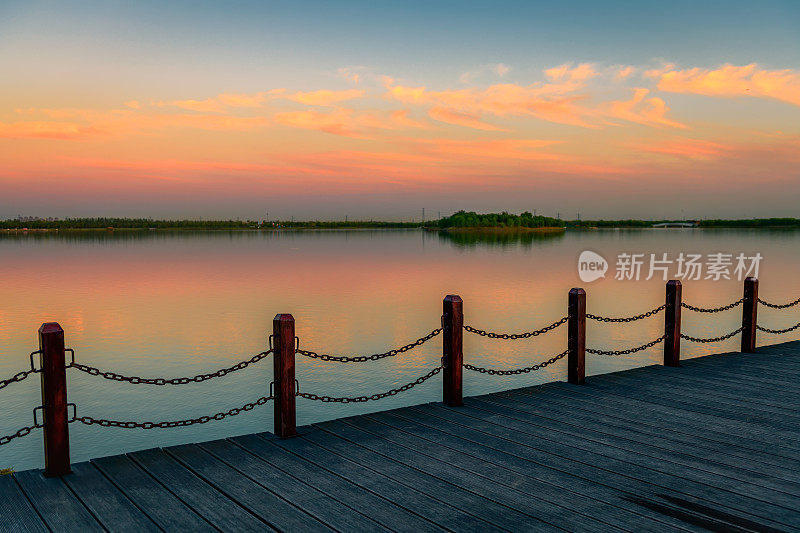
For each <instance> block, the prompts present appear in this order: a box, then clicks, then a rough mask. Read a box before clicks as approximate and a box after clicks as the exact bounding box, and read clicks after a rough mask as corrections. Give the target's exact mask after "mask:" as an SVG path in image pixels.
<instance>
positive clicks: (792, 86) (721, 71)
mask: <svg viewBox="0 0 800 533" xmlns="http://www.w3.org/2000/svg"><path fill="white" fill-rule="evenodd" d="M652 74H653V75H654V76H657V77H658V88H659V89H660V90H662V91H666V92H673V93H690V94H702V95H706V96H725V97H736V96H753V97H758V98H774V99H776V100H780V101H783V102H788V103H790V104H794V105H800V72H797V71H795V70H792V69H783V70H766V69H761V68H759V67H758V66H757V65H756V64H755V63H752V64H750V65H744V66H735V65H723V66H721V67H720V68H718V69H714V70H709V69H701V68H692V69H685V70H675V69H672V68H666V69H664V70H662V71H654V72H653V73H652Z"/></svg>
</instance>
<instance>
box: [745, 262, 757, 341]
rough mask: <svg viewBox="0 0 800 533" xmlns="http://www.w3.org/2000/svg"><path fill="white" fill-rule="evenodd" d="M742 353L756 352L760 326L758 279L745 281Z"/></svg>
mask: <svg viewBox="0 0 800 533" xmlns="http://www.w3.org/2000/svg"><path fill="white" fill-rule="evenodd" d="M742 303H743V305H742V351H743V352H745V353H753V352H755V351H756V325H757V324H758V278H747V279H745V280H744V302H742Z"/></svg>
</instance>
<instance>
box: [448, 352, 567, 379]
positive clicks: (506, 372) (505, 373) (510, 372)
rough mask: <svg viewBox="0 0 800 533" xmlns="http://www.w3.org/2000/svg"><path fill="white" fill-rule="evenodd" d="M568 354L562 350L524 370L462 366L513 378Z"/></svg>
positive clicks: (550, 363)
mask: <svg viewBox="0 0 800 533" xmlns="http://www.w3.org/2000/svg"><path fill="white" fill-rule="evenodd" d="M568 353H569V350H564V351H563V352H561V353H560V354H558V355H554V356H553V357H551V358H550V359H548V360H547V361H544V362H542V363H539V364H536V365H533V366H526V367H525V368H515V369H513V370H495V369H494V368H483V367H480V366H475V365H470V364H467V363H463V364H462V366H463V367H464V368H466V369H467V370H472V371H473V372H480V373H481V374H489V375H491V376H514V375H518V374H527V373H528V372H533V371H535V370H539V369H540V368H544V367H546V366H548V365H552V364H553V363H555V362H556V361H558V360H559V359H561V358H562V357H564V356H565V355H567V354H568Z"/></svg>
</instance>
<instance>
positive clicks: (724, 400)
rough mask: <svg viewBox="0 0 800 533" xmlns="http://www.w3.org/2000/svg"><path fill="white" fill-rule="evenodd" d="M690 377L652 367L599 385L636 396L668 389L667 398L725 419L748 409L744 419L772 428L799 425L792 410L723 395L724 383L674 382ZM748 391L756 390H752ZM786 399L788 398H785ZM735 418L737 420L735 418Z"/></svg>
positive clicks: (797, 418) (605, 377)
mask: <svg viewBox="0 0 800 533" xmlns="http://www.w3.org/2000/svg"><path fill="white" fill-rule="evenodd" d="M687 374H688V375H691V373H690V372H687V371H684V372H683V374H681V373H680V371H679V369H676V368H665V367H655V368H652V369H648V372H646V373H641V372H639V373H631V374H627V375H625V376H611V375H609V376H601V378H600V380H599V382H600V383H604V384H605V383H613V384H616V385H620V386H621V387H623V388H625V389H627V390H629V391H631V393H636V394H649V393H650V392H656V393H658V394H660V393H663V392H664V391H665V388H666V387H667V386H669V394H670V399H673V398H674V399H675V400H679V401H680V400H683V401H685V402H687V403H691V405H692V406H693V407H697V406H705V407H709V408H712V409H713V410H714V412H715V413H725V416H726V418H733V415H735V414H736V411H735V410H734V409H732V408H737V407H738V408H739V409H742V410H747V416H749V417H750V419H752V418H753V417H755V418H756V419H757V420H759V421H760V422H763V423H766V424H769V425H774V426H775V427H779V428H784V429H789V430H793V429H794V428H796V427H797V426H798V425H800V416H798V415H797V414H796V413H795V412H794V411H793V410H792V409H787V408H786V407H785V406H784V407H775V406H770V405H763V404H760V403H758V402H756V401H754V400H752V399H750V398H749V397H748V398H743V397H741V396H740V397H736V395H735V394H733V395H731V394H725V390H726V386H725V384H724V383H717V384H716V385H714V386H712V387H703V386H697V385H696V384H694V383H691V382H688V381H686V380H685V379H676V376H678V377H683V376H685V375H687ZM751 388H753V389H755V387H752V386H751ZM786 399H787V400H788V399H789V398H788V397H787V398H786ZM735 419H738V418H735Z"/></svg>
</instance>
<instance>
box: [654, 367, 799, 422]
mask: <svg viewBox="0 0 800 533" xmlns="http://www.w3.org/2000/svg"><path fill="white" fill-rule="evenodd" d="M643 377H645V378H647V379H650V380H653V381H657V382H659V383H660V384H662V385H668V384H672V385H676V386H683V387H691V388H693V389H694V390H712V391H713V393H714V396H715V397H716V398H719V399H720V401H722V402H724V403H725V404H729V405H736V404H737V403H738V402H746V403H748V404H752V405H754V406H757V407H758V408H760V409H768V410H770V411H774V412H776V413H788V414H790V415H793V416H794V415H795V409H793V406H792V403H791V402H792V400H793V399H794V396H795V394H796V391H788V390H786V391H784V390H780V389H777V388H776V387H774V386H772V385H766V384H765V385H761V384H758V383H756V382H754V381H752V380H742V381H733V380H729V379H725V378H724V377H721V374H720V373H719V372H714V373H713V374H711V373H707V372H706V373H702V374H700V373H698V372H695V371H687V370H685V369H683V368H670V367H655V368H653V369H652V370H651V371H650V372H648V373H647V374H645V375H643Z"/></svg>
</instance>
